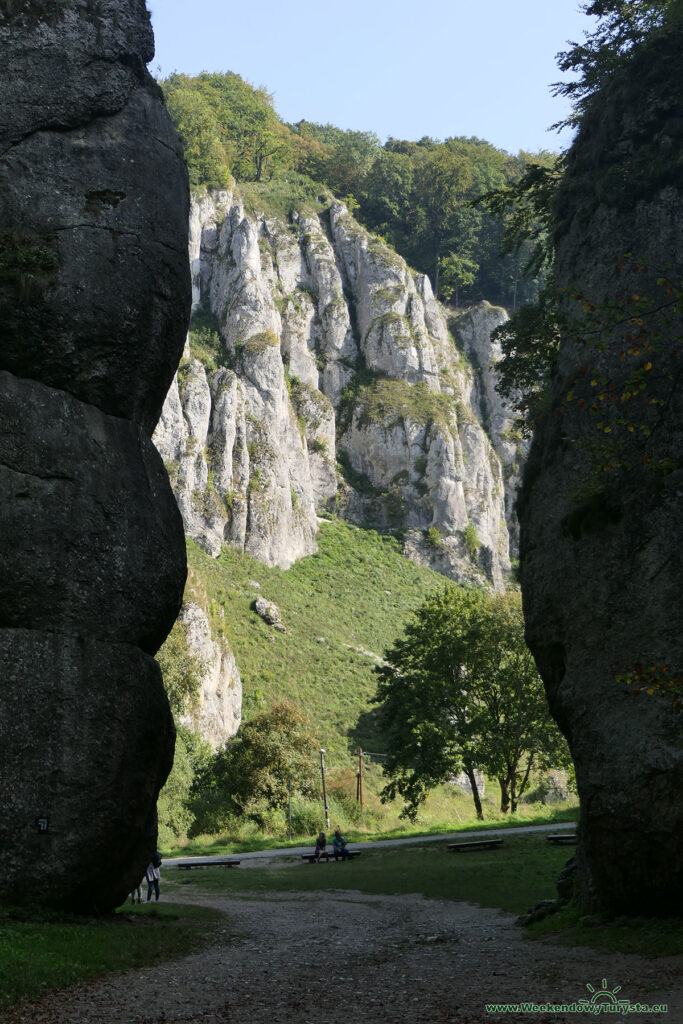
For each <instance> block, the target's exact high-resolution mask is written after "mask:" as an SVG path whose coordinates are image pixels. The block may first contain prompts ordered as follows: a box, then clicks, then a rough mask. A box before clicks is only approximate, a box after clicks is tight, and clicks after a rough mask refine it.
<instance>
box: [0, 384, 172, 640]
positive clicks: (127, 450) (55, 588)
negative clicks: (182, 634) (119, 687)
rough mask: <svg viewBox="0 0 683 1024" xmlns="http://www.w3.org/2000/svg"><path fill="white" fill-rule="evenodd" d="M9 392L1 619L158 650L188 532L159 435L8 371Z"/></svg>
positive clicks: (0, 519)
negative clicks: (150, 436) (158, 448)
mask: <svg viewBox="0 0 683 1024" xmlns="http://www.w3.org/2000/svg"><path fill="white" fill-rule="evenodd" d="M0 394H1V395H2V402H1V403H0V560H1V561H2V567H3V571H2V575H1V576H0V623H1V624H2V626H5V627H7V626H10V627H12V628H20V627H24V628H26V629H36V630H52V629H55V628H58V629H59V630H60V631H61V632H64V633H73V634H80V633H84V634H88V635H90V636H93V637H97V638H98V639H99V640H111V641H113V642H115V643H121V642H125V643H129V644H135V645H137V646H138V647H140V648H142V649H143V650H144V651H146V652H147V653H148V654H152V655H153V654H154V653H155V652H156V651H157V649H158V648H159V646H160V644H161V643H163V640H164V638H165V637H166V635H167V633H168V631H169V630H170V628H171V626H172V625H173V620H174V618H175V613H176V611H177V601H178V581H179V566H182V562H183V555H184V539H183V527H182V521H181V518H180V516H179V514H178V509H177V507H176V504H175V501H174V499H173V494H172V491H171V488H170V486H169V482H168V477H167V475H166V473H165V472H164V467H163V465H162V463H161V459H160V458H159V455H158V453H157V451H156V449H155V448H154V446H153V444H152V442H151V441H150V440H149V439H148V438H147V437H146V436H145V435H144V433H143V432H142V431H141V430H140V428H139V427H138V426H137V425H136V424H134V423H131V422H130V421H129V420H124V419H118V418H115V417H113V416H108V415H107V414H106V413H103V412H101V411H100V410H99V409H97V408H96V407H95V406H92V405H86V404H85V403H84V402H79V401H78V399H76V398H73V396H72V395H69V394H66V393H65V392H63V391H57V390H55V389H54V388H48V387H45V385H43V384H38V383H36V382H35V381H27V380H20V379H18V378H16V377H14V376H12V374H9V373H4V372H2V371H0ZM181 578H182V577H181Z"/></svg>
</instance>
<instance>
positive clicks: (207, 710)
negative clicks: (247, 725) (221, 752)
mask: <svg viewBox="0 0 683 1024" xmlns="http://www.w3.org/2000/svg"><path fill="white" fill-rule="evenodd" d="M222 611H223V609H222V608H221V612H222ZM179 619H180V621H181V622H183V623H184V624H185V625H186V627H187V642H188V646H189V648H190V651H191V653H192V654H193V655H194V656H195V657H197V658H199V660H200V662H201V663H202V666H203V669H202V683H201V689H200V694H199V706H198V708H197V710H196V712H194V713H193V714H191V715H188V716H187V717H186V718H184V719H182V720H181V721H182V723H183V725H187V726H189V727H191V728H194V729H197V730H198V731H199V733H200V734H201V736H202V738H203V739H205V740H206V741H207V742H208V743H210V744H211V746H212V747H213V748H214V750H215V749H216V748H217V747H222V746H223V745H224V744H225V743H226V741H227V740H229V739H231V738H232V737H233V736H234V735H235V733H236V732H237V730H238V729H239V727H240V722H241V720H242V680H241V678H240V673H239V669H238V668H237V665H236V663H235V657H234V655H233V653H232V651H231V650H230V645H229V644H228V642H227V640H225V638H224V637H217V638H214V636H213V634H212V632H211V626H210V623H209V620H208V618H207V615H206V613H205V612H204V611H203V609H202V608H200V606H199V605H198V604H195V603H194V601H186V602H184V603H183V607H182V609H181V612H180V615H179Z"/></svg>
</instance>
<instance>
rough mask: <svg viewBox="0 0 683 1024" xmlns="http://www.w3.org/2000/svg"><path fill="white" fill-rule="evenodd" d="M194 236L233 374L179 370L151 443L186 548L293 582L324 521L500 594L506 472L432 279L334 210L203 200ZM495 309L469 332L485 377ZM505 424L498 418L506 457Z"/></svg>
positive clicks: (188, 366) (199, 289)
mask: <svg viewBox="0 0 683 1024" xmlns="http://www.w3.org/2000/svg"><path fill="white" fill-rule="evenodd" d="M190 236H191V237H190V262H191V266H192V278H193V289H194V291H193V300H194V302H195V305H197V306H198V305H199V304H200V303H201V304H203V306H204V308H210V310H211V311H212V312H213V314H214V315H215V317H216V319H217V325H218V329H219V331H220V338H221V344H222V347H223V353H222V361H223V362H224V363H225V364H226V365H225V367H224V368H220V367H219V368H218V369H208V370H207V368H206V367H205V366H203V365H202V364H201V363H200V362H199V361H197V360H192V359H190V360H188V361H187V362H186V363H184V364H183V366H182V367H181V371H180V373H179V376H178V385H177V386H174V387H172V388H171V390H170V391H169V394H168V397H167V400H166V404H165V406H164V410H163V413H162V417H161V421H160V423H159V426H158V428H157V431H156V433H155V436H154V440H155V443H156V444H157V447H158V448H159V450H160V452H161V453H162V455H163V458H164V460H165V462H166V464H167V466H168V467H169V468H170V472H171V478H172V482H173V486H174V491H175V494H176V497H177V500H178V505H179V507H180V509H181V512H182V515H183V521H184V523H185V529H186V532H187V533H188V534H189V536H191V537H193V538H195V539H196V540H198V541H199V543H201V544H202V545H203V546H204V547H205V548H206V549H207V550H208V551H209V552H210V553H211V554H212V555H217V554H218V553H219V552H220V549H221V546H222V544H224V543H230V544H235V545H237V546H239V547H242V548H244V549H245V550H246V551H248V552H250V553H251V554H253V555H255V557H257V558H259V559H260V560H261V561H264V562H266V563H267V564H268V565H274V564H277V565H280V566H282V567H287V566H288V565H290V564H291V563H292V562H293V561H294V560H295V559H296V558H299V557H301V556H302V555H305V554H310V553H312V552H313V551H315V549H316V539H315V538H316V533H317V529H318V527H317V520H316V508H320V507H323V506H327V507H329V508H332V509H334V510H335V511H337V512H339V513H341V514H342V515H344V516H346V517H347V518H349V519H350V520H352V521H353V522H357V523H363V524H368V525H373V526H375V527H378V528H380V529H384V530H400V531H408V533H409V542H408V544H407V545H406V553H407V554H408V555H409V557H414V558H416V559H417V560H418V561H420V562H422V563H424V564H428V565H431V566H432V567H434V568H437V569H438V570H439V571H441V572H444V573H446V574H447V575H449V576H451V577H453V578H455V579H461V580H471V581H472V582H485V583H488V584H489V585H491V584H492V585H494V586H496V587H500V586H502V582H503V574H504V573H505V571H506V570H507V569H508V568H509V557H508V530H507V526H506V522H505V501H506V497H505V490H506V482H505V479H504V477H503V472H502V470H501V461H500V458H499V456H498V455H497V454H496V451H495V450H494V446H492V443H491V441H490V440H489V438H488V437H487V435H486V432H485V431H484V430H483V429H482V425H481V422H480V419H481V417H482V413H481V407H482V399H481V395H480V393H479V390H478V384H477V380H476V375H475V372H474V370H473V369H472V367H471V366H469V365H468V364H467V362H466V359H464V358H463V354H462V351H458V349H457V348H456V346H455V344H454V342H453V339H452V338H451V337H450V336H449V333H448V329H447V326H446V322H445V319H444V316H443V313H442V311H441V308H440V307H439V306H438V304H437V303H436V301H435V300H434V297H433V295H432V292H431V287H430V284H429V280H428V279H427V278H426V277H424V276H422V275H413V273H412V272H411V271H410V269H409V268H408V266H407V265H406V263H405V262H404V261H403V260H402V259H401V258H400V257H398V256H397V255H396V253H394V252H393V251H392V250H391V249H389V248H388V247H387V246H386V245H385V244H384V243H382V242H381V241H380V240H379V239H376V238H373V236H371V235H369V234H368V233H367V232H366V231H364V230H363V229H362V228H361V227H360V226H359V225H358V224H357V223H356V222H355V220H354V219H353V218H352V217H351V216H350V215H349V213H348V210H347V209H346V207H345V206H344V205H343V204H342V203H338V202H335V201H331V202H330V201H329V200H328V207H327V209H324V210H323V211H322V212H321V213H320V214H319V215H314V214H312V213H310V212H306V213H297V212H294V213H293V214H292V217H291V221H290V223H287V222H285V220H284V219H282V218H281V217H278V216H274V215H272V214H270V213H269V212H267V211H265V208H264V212H260V213H258V212H257V213H253V212H247V211H246V210H245V207H244V204H243V202H242V200H241V198H240V195H239V193H238V191H237V190H235V191H222V192H216V193H212V194H210V195H204V196H202V197H198V198H196V199H195V200H194V201H193V204H192V213H191V217H190ZM488 310H491V307H488V308H487V310H483V309H482V312H481V313H480V314H478V315H473V316H472V317H470V320H469V321H468V325H467V329H466V332H467V337H468V341H469V344H470V347H471V349H472V351H473V352H474V351H475V349H476V351H477V352H478V353H479V356H480V358H481V360H482V362H485V363H486V365H487V366H488V365H489V364H490V362H491V361H492V359H493V358H494V356H495V353H494V352H493V350H491V352H488V348H487V346H488V347H490V335H491V331H492V330H493V328H494V326H496V324H497V323H498V322H499V317H500V311H494V312H493V315H491V314H489V312H488ZM463 330H464V331H465V327H464V328H463ZM491 379H492V377H491V375H489V376H488V377H487V378H486V380H487V392H486V393H487V395H489V396H490V395H491V394H494V392H493V390H492V385H491V383H490V380H491ZM507 423H508V420H507V419H506V418H505V416H504V415H503V414H502V413H501V414H500V415H499V414H498V410H497V411H496V429H497V431H498V432H497V433H492V435H491V436H492V438H493V439H494V442H493V443H494V445H498V444H499V442H500V444H499V447H501V451H503V448H504V446H505V444H506V442H505V440H504V434H505V430H506V429H507ZM513 447H514V446H513ZM506 450H507V449H506ZM337 457H339V459H340V462H341V464H342V466H343V467H344V476H345V479H340V478H339V475H338V471H337V468H336V465H335V463H336V460H337ZM507 475H508V478H509V480H510V481H511V483H510V487H509V488H508V490H509V493H510V494H512V491H513V490H514V487H515V486H516V481H515V480H513V479H512V474H511V473H508V474H507ZM510 502H511V498H510V497H509V496H508V504H510ZM430 529H431V531H432V540H434V539H435V537H439V538H440V540H439V543H438V544H434V543H426V542H425V536H426V534H427V531H429V530H430ZM468 529H469V535H472V533H473V535H474V536H475V538H476V543H475V544H474V546H473V547H472V545H470V548H471V550H470V549H468V545H467V542H466V531H467V530H468ZM435 531H436V534H435Z"/></svg>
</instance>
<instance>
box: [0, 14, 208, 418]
mask: <svg viewBox="0 0 683 1024" xmlns="http://www.w3.org/2000/svg"><path fill="white" fill-rule="evenodd" d="M31 6H32V5H31V4H29V5H28V7H29V9H30V8H31ZM41 6H42V8H45V5H44V4H42V5H41ZM60 12H61V13H55V15H54V16H53V17H51V18H49V19H48V20H46V18H45V17H44V16H42V15H41V17H40V20H38V21H37V22H34V21H32V20H30V19H29V20H28V21H24V22H22V21H21V19H19V20H14V21H13V20H12V19H9V21H8V17H7V16H4V17H3V16H0V43H1V45H2V52H3V69H2V71H1V72H0V95H2V102H1V104H0V106H1V108H2V109H1V110H0V236H2V242H3V249H4V250H5V251H6V252H8V253H12V252H14V253H16V262H17V264H20V263H22V262H23V264H24V265H26V264H27V262H28V264H29V266H28V269H27V271H26V273H24V274H23V275H22V274H15V275H10V274H9V273H8V272H7V271H3V273H2V274H0V305H2V307H3V315H2V328H1V331H2V333H1V335H0V338H1V341H2V344H1V345H0V369H4V370H9V371H10V372H12V373H14V374H16V375H17V376H20V377H27V378H31V379H37V380H40V381H42V382H43V383H45V384H50V385H51V386H53V387H57V388H60V389H62V390H64V391H69V392H70V393H71V394H73V395H75V396H76V397H78V398H80V399H82V400H83V401H86V402H90V403H92V404H94V405H97V406H98V407H99V408H100V409H102V410H103V411H105V412H109V413H112V414H113V415H116V416H124V417H126V418H128V419H135V420H137V421H138V422H139V423H141V424H142V425H143V426H144V427H145V429H147V430H148V431H149V432H150V433H151V431H152V429H153V427H154V425H155V423H156V420H157V419H158V416H159V412H160V410H161V406H162V403H163V400H164V396H165V394H166V392H167V390H168V387H169V384H170V382H171V380H172V378H173V374H174V371H175V369H176V367H177V365H178V360H179V358H180V355H181V353H182V348H183V342H184V339H185V331H186V329H185V315H186V308H187V304H188V301H189V284H190V282H189V272H188V267H187V262H186V260H184V259H182V256H183V254H184V253H185V252H186V250H185V239H186V237H187V218H188V210H189V207H188V192H187V180H186V174H185V172H184V170H183V166H182V154H181V150H180V145H179V142H178V140H177V138H176V136H175V132H174V130H173V127H172V125H171V123H170V119H169V118H168V116H167V113H166V110H165V108H164V106H163V102H162V101H161V99H160V95H159V91H158V88H157V86H156V84H155V83H154V81H153V80H152V78H151V76H149V75H148V73H147V71H146V69H145V67H144V60H147V59H151V54H152V53H153V44H152V39H151V30H150V26H149V15H148V13H147V11H146V9H145V5H144V0H118V2H115V0H109V2H107V3H102V4H98V6H97V9H95V8H93V5H92V4H86V3H85V0H83V2H80V0H68V2H67V3H65V4H63V5H61V7H60ZM18 92H19V93H20V94H19V95H17V93H18ZM171 169H172V170H171ZM161 182H163V187H158V185H159V183H161ZM30 264H35V265H36V266H37V267H38V268H40V272H37V271H36V270H35V269H34V268H33V266H31V265H30Z"/></svg>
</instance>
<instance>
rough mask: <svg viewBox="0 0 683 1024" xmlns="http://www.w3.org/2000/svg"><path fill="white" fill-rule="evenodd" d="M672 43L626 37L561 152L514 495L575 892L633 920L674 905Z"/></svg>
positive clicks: (677, 309)
mask: <svg viewBox="0 0 683 1024" xmlns="http://www.w3.org/2000/svg"><path fill="white" fill-rule="evenodd" d="M682 46H683V25H682V24H681V22H680V19H679V22H678V24H677V25H674V26H670V27H669V29H668V31H664V32H661V33H657V34H655V35H653V36H652V37H651V38H650V40H649V41H648V42H646V43H643V44H641V45H640V46H638V47H636V49H635V50H634V51H633V54H632V56H631V59H630V60H629V61H628V63H627V64H626V66H625V67H623V68H622V69H621V71H620V72H619V73H618V74H615V75H614V76H613V77H612V78H611V80H610V81H609V83H608V84H607V85H606V86H605V87H604V88H603V89H602V90H601V91H600V92H599V93H598V94H597V95H596V96H595V97H594V98H593V100H592V102H591V104H590V106H589V107H588V110H587V113H586V114H585V116H584V118H583V123H582V127H581V131H580V133H579V135H578V137H577V139H576V141H575V143H574V145H573V146H572V149H571V151H570V153H569V159H568V164H567V171H566V175H565V178H564V181H563V184H562V187H561V191H560V195H559V200H558V205H557V210H556V214H557V221H558V224H559V229H558V237H557V269H558V283H559V285H560V287H561V288H562V289H563V290H562V291H561V293H560V294H561V295H563V296H564V298H563V313H564V315H565V318H566V321H567V323H568V326H567V329H566V331H565V334H564V337H563V339H562V344H561V350H560V358H559V364H558V368H557V374H556V379H555V384H554V389H553V399H552V408H551V412H550V415H549V416H548V418H547V419H546V420H545V421H544V423H543V425H542V426H541V427H540V428H539V430H538V431H537V434H536V436H535V439H534V443H533V447H532V451H531V455H530V459H529V463H528V465H527V469H526V473H525V479H524V488H523V495H522V500H521V502H520V518H521V525H522V544H521V568H522V590H523V594H524V608H525V614H526V618H527V634H528V640H529V643H530V646H531V648H532V650H533V652H534V655H535V657H536V660H537V663H538V666H539V669H540V671H541V673H542V675H543V678H544V681H545V684H546V689H547V693H548V698H549V701H550V704H551V708H552V711H553V714H554V715H555V717H556V719H557V721H558V723H559V724H560V726H561V727H562V729H563V731H564V732H565V734H566V736H567V738H568V740H569V744H570V747H571V751H572V755H573V757H574V760H575V763H576V777H577V783H578V788H579V794H580V797H581V824H580V832H579V835H580V843H579V852H578V862H579V885H580V899H581V902H582V904H583V906H584V907H589V908H590V907H595V906H598V907H600V906H602V907H608V908H610V909H612V910H618V911H633V910H637V911H640V912H642V913H648V914H652V913H662V914H672V913H680V912H681V911H682V910H683V861H682V860H681V856H680V850H681V843H682V842H683V802H682V801H681V791H682V790H683V742H682V740H683V719H682V717H681V714H680V711H678V710H677V694H678V698H679V699H680V688H681V682H682V680H683V634H682V632H681V607H683V590H682V586H683V584H682V581H683V565H682V564H681V552H682V551H683V532H682V523H683V504H682V498H683V468H682V466H683V432H682V424H683V405H682V401H683V393H682V391H681V386H680V373H681V371H680V361H681V357H680V340H681V306H680V287H681V284H680V282H681V279H682V278H681V253H683V188H682V183H681V176H680V167H681V159H682V157H683V132H682V129H681V125H682V124H683V121H682V119H681V109H682V106H681V83H680V53H681V47H682ZM572 324H573V329H570V328H572Z"/></svg>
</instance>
